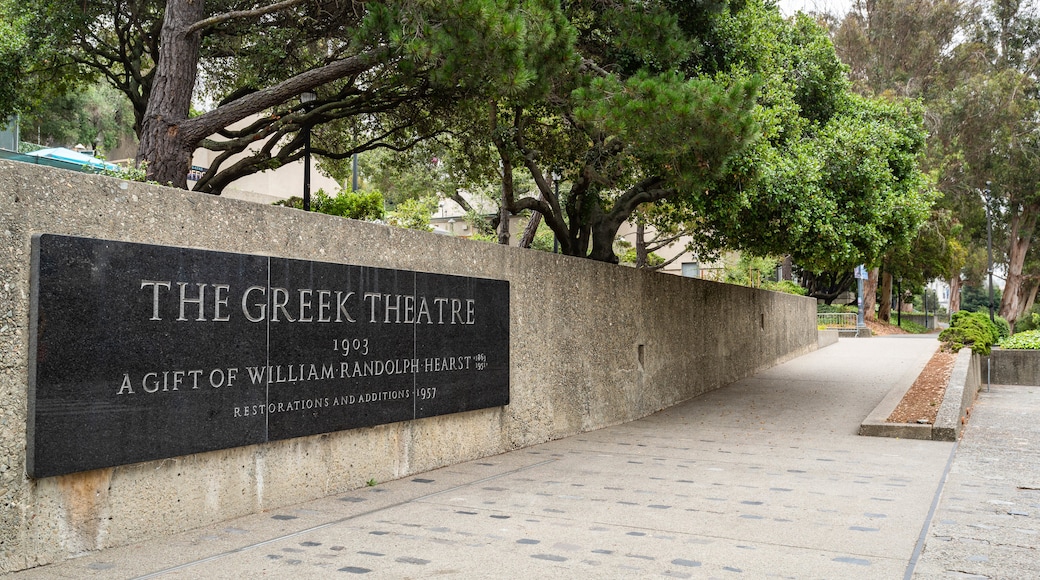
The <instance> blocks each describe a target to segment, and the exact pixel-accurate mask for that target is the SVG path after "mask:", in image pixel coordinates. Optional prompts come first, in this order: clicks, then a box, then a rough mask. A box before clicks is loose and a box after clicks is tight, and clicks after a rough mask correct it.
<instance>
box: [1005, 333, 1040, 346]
mask: <svg viewBox="0 0 1040 580" xmlns="http://www.w3.org/2000/svg"><path fill="white" fill-rule="evenodd" d="M1000 348H1006V349H1017V350H1040V329H1034V330H1026V331H1024V332H1016V333H1015V334H1014V335H1012V336H1009V337H1007V338H1005V339H1003V340H1001V341H1000Z"/></svg>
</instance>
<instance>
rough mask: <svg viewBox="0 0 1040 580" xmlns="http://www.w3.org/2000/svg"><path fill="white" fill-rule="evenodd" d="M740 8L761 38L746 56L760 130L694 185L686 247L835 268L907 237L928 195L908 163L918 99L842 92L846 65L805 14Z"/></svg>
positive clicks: (875, 255)
mask: <svg viewBox="0 0 1040 580" xmlns="http://www.w3.org/2000/svg"><path fill="white" fill-rule="evenodd" d="M750 4H751V3H749V5H750ZM743 17H744V18H748V19H751V21H752V23H753V24H754V29H755V30H756V31H757V32H756V35H757V36H755V37H753V38H754V40H756V41H758V42H760V43H761V44H753V45H752V46H754V48H753V49H751V50H753V51H754V52H755V53H756V55H755V56H754V57H753V59H751V60H749V61H748V62H754V63H757V64H758V66H760V67H761V68H760V69H759V70H760V74H762V75H764V84H763V88H762V92H761V95H760V96H759V98H758V103H759V107H758V108H756V110H755V115H756V119H757V121H758V124H759V126H760V127H761V128H762V138H760V139H759V140H758V141H756V142H755V143H754V144H753V145H752V146H750V147H748V148H747V149H745V150H744V151H743V152H742V153H741V154H740V156H739V158H738V159H736V160H735V161H733V162H732V163H731V171H729V172H728V173H727V174H726V175H725V176H724V177H723V178H722V179H719V180H718V181H717V182H716V183H715V184H714V185H713V187H712V188H711V190H710V195H707V196H705V199H704V204H703V205H702V206H701V207H700V213H701V215H703V216H705V217H706V218H707V219H709V220H710V227H701V228H698V229H696V230H694V231H693V232H692V233H693V235H694V239H695V243H696V246H697V249H698V252H699V253H701V254H711V253H714V252H717V251H720V250H723V249H725V248H731V249H740V250H744V251H749V252H751V253H755V254H760V255H761V254H781V255H791V256H792V258H793V259H794V261H795V262H796V263H798V264H799V265H801V266H802V267H803V268H805V269H808V270H811V271H813V272H822V271H825V270H829V271H835V272H841V271H847V270H851V269H852V268H853V267H854V266H856V265H859V264H863V263H866V264H873V263H876V262H877V261H878V259H879V258H880V256H881V255H883V254H884V253H885V252H887V251H889V250H891V249H892V248H894V247H906V246H908V245H909V243H910V241H911V240H912V239H913V237H914V234H915V233H916V231H917V229H918V227H919V226H920V224H921V223H922V222H923V221H924V220H925V218H926V217H927V215H928V209H929V206H930V205H931V203H932V201H933V200H934V197H935V195H934V192H933V190H932V187H931V186H930V184H929V182H928V179H927V178H926V176H925V174H924V173H923V172H922V171H921V169H920V168H919V166H918V159H919V156H920V155H921V153H922V152H923V151H924V144H925V135H926V133H925V130H924V126H923V109H922V107H921V106H920V104H919V103H917V102H915V101H902V100H887V99H867V98H863V97H859V96H856V95H853V94H851V93H849V85H848V81H847V79H846V77H845V73H846V70H847V69H846V68H845V67H844V65H842V64H841V63H840V61H839V60H838V59H837V55H836V54H835V52H834V49H833V46H832V45H831V43H830V41H829V39H828V38H827V34H826V31H825V30H824V29H823V28H822V27H821V26H820V25H819V24H817V23H816V22H815V21H813V20H812V19H811V18H808V17H805V16H800V17H798V18H796V19H794V20H793V21H788V22H784V21H782V20H780V19H779V17H778V16H777V15H775V14H772V13H769V12H768V11H760V13H759V14H758V15H757V16H755V13H754V12H753V11H750V10H749V11H748V12H747V15H745V16H743Z"/></svg>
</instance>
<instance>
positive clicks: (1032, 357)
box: [982, 347, 1040, 385]
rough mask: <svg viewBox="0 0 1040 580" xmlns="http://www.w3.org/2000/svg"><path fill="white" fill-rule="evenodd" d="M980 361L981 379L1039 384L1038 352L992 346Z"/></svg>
mask: <svg viewBox="0 0 1040 580" xmlns="http://www.w3.org/2000/svg"><path fill="white" fill-rule="evenodd" d="M989 359H990V360H989V361H988V362H990V363H991V364H990V366H987V365H986V363H987V361H986V360H985V359H983V362H982V380H983V382H989V383H992V384H997V385H1038V384H1040V352H1037V351H1035V350H1006V349H1002V348H999V347H997V348H994V349H993V351H992V352H991V353H990V356H989Z"/></svg>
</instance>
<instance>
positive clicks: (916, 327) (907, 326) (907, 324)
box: [899, 319, 928, 334]
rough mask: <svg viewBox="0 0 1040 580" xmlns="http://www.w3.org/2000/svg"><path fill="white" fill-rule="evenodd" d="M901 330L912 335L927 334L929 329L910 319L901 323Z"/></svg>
mask: <svg viewBox="0 0 1040 580" xmlns="http://www.w3.org/2000/svg"><path fill="white" fill-rule="evenodd" d="M899 328H902V329H903V330H905V331H907V332H909V333H910V334H925V333H926V332H928V329H927V328H925V327H924V326H922V325H920V324H917V323H916V322H912V321H911V320H910V319H903V320H901V321H900V322H899Z"/></svg>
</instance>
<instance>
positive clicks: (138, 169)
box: [101, 161, 158, 185]
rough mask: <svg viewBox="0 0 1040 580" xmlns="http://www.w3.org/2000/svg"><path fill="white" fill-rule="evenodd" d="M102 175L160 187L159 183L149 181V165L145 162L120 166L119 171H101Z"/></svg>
mask: <svg viewBox="0 0 1040 580" xmlns="http://www.w3.org/2000/svg"><path fill="white" fill-rule="evenodd" d="M101 175H107V176H108V177H115V178H117V179H125V180H127V181H140V182H144V183H152V184H155V185H158V183H156V182H154V181H149V180H148V163H147V162H144V161H142V162H141V163H139V164H136V165H135V164H133V163H127V164H124V165H120V166H119V169H103V170H101Z"/></svg>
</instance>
